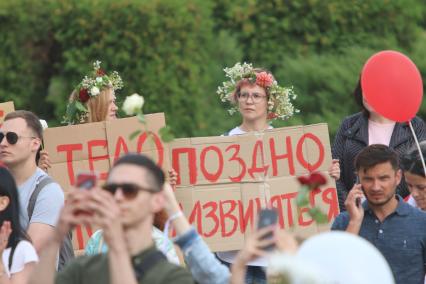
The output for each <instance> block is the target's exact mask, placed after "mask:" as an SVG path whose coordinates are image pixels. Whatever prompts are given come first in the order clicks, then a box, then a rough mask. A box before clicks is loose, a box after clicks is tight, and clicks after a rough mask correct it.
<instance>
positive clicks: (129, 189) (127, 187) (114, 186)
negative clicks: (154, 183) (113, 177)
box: [102, 183, 158, 199]
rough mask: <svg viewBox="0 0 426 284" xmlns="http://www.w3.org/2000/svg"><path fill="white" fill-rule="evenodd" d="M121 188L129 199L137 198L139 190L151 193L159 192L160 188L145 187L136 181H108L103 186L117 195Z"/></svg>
mask: <svg viewBox="0 0 426 284" xmlns="http://www.w3.org/2000/svg"><path fill="white" fill-rule="evenodd" d="M119 188H120V189H121V191H122V192H123V195H124V197H125V198H127V199H133V198H135V197H136V196H137V195H138V192H139V191H146V192H150V193H155V192H158V190H155V189H152V188H145V187H142V186H139V185H137V184H134V183H108V184H104V185H103V186H102V189H104V190H106V191H108V192H109V193H111V194H112V195H115V193H116V192H117V190H118V189H119Z"/></svg>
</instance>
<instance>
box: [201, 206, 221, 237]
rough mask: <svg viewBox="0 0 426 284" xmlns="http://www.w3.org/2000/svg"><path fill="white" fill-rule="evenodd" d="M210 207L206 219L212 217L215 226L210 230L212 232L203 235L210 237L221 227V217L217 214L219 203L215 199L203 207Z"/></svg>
mask: <svg viewBox="0 0 426 284" xmlns="http://www.w3.org/2000/svg"><path fill="white" fill-rule="evenodd" d="M207 208H210V211H208V213H207V214H206V217H205V218H206V219H207V218H211V219H212V220H213V223H214V226H213V228H212V229H211V230H210V232H208V233H207V232H206V233H204V234H203V235H204V236H205V237H206V238H208V237H211V236H213V235H214V234H216V233H217V230H218V229H219V218H217V216H216V210H217V203H216V202H215V201H209V202H207V203H206V204H204V205H203V209H207Z"/></svg>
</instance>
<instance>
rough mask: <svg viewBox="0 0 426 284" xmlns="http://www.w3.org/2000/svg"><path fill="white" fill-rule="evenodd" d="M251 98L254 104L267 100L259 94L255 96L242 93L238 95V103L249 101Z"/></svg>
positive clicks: (254, 94)
mask: <svg viewBox="0 0 426 284" xmlns="http://www.w3.org/2000/svg"><path fill="white" fill-rule="evenodd" d="M249 98H251V100H252V101H253V102H254V103H259V102H260V101H262V100H263V99H264V98H266V96H262V95H261V94H258V93H253V94H249V93H240V94H238V101H240V102H244V101H247V100H248V99H249Z"/></svg>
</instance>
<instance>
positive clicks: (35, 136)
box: [0, 110, 64, 252]
mask: <svg viewBox="0 0 426 284" xmlns="http://www.w3.org/2000/svg"><path fill="white" fill-rule="evenodd" d="M42 138H43V128H42V126H41V124H40V121H39V119H38V117H37V116H36V115H35V114H33V113H32V112H29V111H23V110H20V111H15V112H11V113H9V114H7V115H6V117H5V120H4V122H3V125H2V126H1V128H0V162H3V163H4V164H5V165H6V166H7V167H8V168H9V170H10V172H11V173H12V175H13V177H14V178H15V181H16V184H17V185H18V195H19V205H20V208H19V209H20V221H21V226H22V227H23V228H24V229H25V230H26V231H27V233H28V235H29V236H30V238H31V240H32V243H33V245H34V247H35V248H36V250H37V252H40V251H41V250H42V248H43V247H44V246H45V244H46V243H47V240H48V239H49V238H51V237H52V236H53V235H54V226H55V224H56V222H57V220H58V217H59V213H60V210H61V208H62V206H63V204H64V194H63V191H62V189H61V187H60V186H59V185H58V184H57V183H55V182H53V181H52V180H51V179H50V178H49V177H48V176H47V174H46V173H45V172H44V171H43V170H41V169H40V168H38V167H37V164H36V156H37V153H38V151H39V149H40V146H41V143H42V142H41V140H42ZM43 180H44V181H43ZM38 184H39V186H40V189H42V190H40V192H39V194H38V196H36V199H35V200H34V203H33V204H34V207H32V215H31V217H30V216H29V211H28V207H29V206H28V205H29V204H30V199H31V197H32V196H33V193H34V191H35V190H36V188H37V187H38ZM42 185H44V186H42Z"/></svg>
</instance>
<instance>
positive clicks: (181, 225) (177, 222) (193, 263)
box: [163, 171, 230, 284]
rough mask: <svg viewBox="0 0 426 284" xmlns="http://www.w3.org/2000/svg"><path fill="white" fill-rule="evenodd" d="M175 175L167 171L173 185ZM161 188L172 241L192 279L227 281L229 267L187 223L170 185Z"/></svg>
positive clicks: (207, 281) (216, 281)
mask: <svg viewBox="0 0 426 284" xmlns="http://www.w3.org/2000/svg"><path fill="white" fill-rule="evenodd" d="M176 175H177V174H176V172H174V171H169V177H170V181H171V183H172V184H173V185H175V179H174V178H175V177H176ZM163 190H164V193H165V196H166V206H165V209H166V211H167V214H168V215H169V220H170V221H171V224H172V226H173V228H174V229H175V230H176V235H177V237H176V239H175V240H174V241H175V243H176V244H177V245H178V246H179V247H180V248H181V249H182V252H183V254H184V258H185V261H186V263H187V264H188V267H189V269H190V270H191V274H192V276H193V277H194V279H195V280H196V281H197V282H198V283H203V284H206V283H228V282H229V278H230V274H229V269H228V268H227V267H226V266H225V265H223V264H221V263H220V262H219V261H218V260H217V258H215V256H214V255H213V254H212V253H211V251H210V250H209V248H208V247H207V245H206V243H205V242H204V241H203V239H202V238H201V237H200V235H198V233H197V231H196V230H195V229H194V228H193V227H192V226H191V225H190V224H189V222H188V220H187V219H186V217H185V216H184V215H183V213H182V211H181V210H180V207H179V203H178V202H177V200H176V197H175V194H174V193H173V189H172V186H171V185H170V184H168V183H166V184H165V185H164V189H163ZM166 230H167V228H166Z"/></svg>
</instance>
